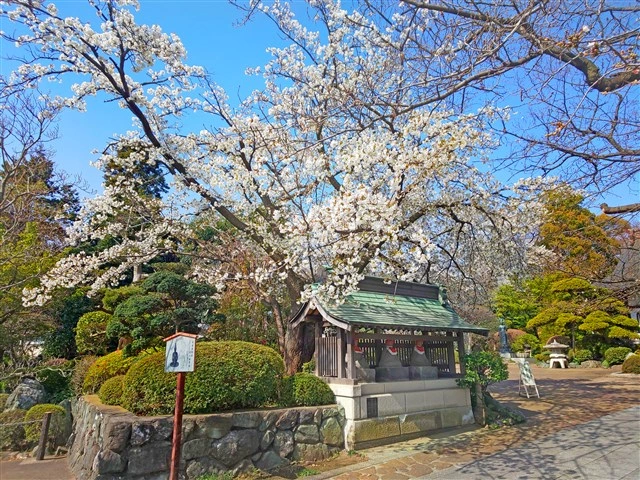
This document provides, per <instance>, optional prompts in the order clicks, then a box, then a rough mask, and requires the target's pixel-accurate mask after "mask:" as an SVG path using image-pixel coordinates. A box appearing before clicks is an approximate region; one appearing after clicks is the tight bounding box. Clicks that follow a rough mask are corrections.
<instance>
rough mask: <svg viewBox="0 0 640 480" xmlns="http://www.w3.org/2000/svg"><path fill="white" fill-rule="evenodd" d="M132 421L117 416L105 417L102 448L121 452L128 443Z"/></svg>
mask: <svg viewBox="0 0 640 480" xmlns="http://www.w3.org/2000/svg"><path fill="white" fill-rule="evenodd" d="M132 423H133V422H132V421H126V420H124V419H122V418H118V417H111V418H106V419H105V423H104V427H103V435H104V437H103V440H104V448H107V449H109V450H112V451H114V452H122V451H123V450H124V449H125V448H126V447H127V444H128V443H129V437H130V436H131V424H132Z"/></svg>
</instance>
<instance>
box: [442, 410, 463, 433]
mask: <svg viewBox="0 0 640 480" xmlns="http://www.w3.org/2000/svg"><path fill="white" fill-rule="evenodd" d="M440 416H441V417H442V428H452V427H460V426H462V417H463V412H462V411H460V409H458V408H447V409H444V410H441V411H440Z"/></svg>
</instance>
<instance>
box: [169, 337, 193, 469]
mask: <svg viewBox="0 0 640 480" xmlns="http://www.w3.org/2000/svg"><path fill="white" fill-rule="evenodd" d="M196 337H197V335H193V334H191V333H183V332H178V333H176V334H174V335H171V336H170V337H167V338H165V339H164V341H165V342H166V348H167V349H166V351H165V357H164V371H165V372H168V373H177V374H178V380H177V386H176V408H175V411H174V414H173V438H172V442H171V467H170V473H169V480H178V470H179V468H180V447H181V444H182V409H183V405H184V377H185V373H187V372H193V370H194V368H195V357H196Z"/></svg>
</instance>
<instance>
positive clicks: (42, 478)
mask: <svg viewBox="0 0 640 480" xmlns="http://www.w3.org/2000/svg"><path fill="white" fill-rule="evenodd" d="M0 480H75V477H74V476H73V475H72V474H71V470H69V467H68V466H67V459H66V457H48V458H45V459H44V460H41V461H37V460H35V459H34V458H26V459H24V460H11V461H3V462H0Z"/></svg>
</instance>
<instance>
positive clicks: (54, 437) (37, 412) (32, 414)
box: [24, 403, 66, 447]
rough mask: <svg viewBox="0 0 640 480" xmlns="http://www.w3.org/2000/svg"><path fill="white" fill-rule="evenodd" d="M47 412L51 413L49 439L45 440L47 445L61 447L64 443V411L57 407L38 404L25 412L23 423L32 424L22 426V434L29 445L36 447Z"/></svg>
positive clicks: (50, 404)
mask: <svg viewBox="0 0 640 480" xmlns="http://www.w3.org/2000/svg"><path fill="white" fill-rule="evenodd" d="M47 412H52V415H51V423H50V424H49V437H48V439H47V443H48V444H49V445H50V446H52V447H53V446H56V445H62V444H63V443H65V440H66V439H65V438H63V437H64V427H65V421H64V420H65V419H64V417H65V411H64V408H62V407H61V406H59V405H54V404H52V403H40V404H38V405H34V406H33V407H31V408H30V409H29V410H27V414H26V415H25V416H24V421H25V422H33V423H27V424H26V425H25V426H24V433H25V437H26V440H27V443H28V444H30V445H36V444H37V443H38V441H39V440H40V431H41V430H42V418H43V417H44V414H45V413H47Z"/></svg>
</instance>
